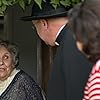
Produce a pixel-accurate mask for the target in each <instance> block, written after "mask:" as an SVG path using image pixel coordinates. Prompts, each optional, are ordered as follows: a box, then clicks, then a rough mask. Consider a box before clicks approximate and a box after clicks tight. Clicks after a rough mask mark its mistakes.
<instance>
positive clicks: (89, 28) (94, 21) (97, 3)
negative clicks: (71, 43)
mask: <svg viewBox="0 0 100 100" xmlns="http://www.w3.org/2000/svg"><path fill="white" fill-rule="evenodd" d="M69 17H70V19H71V20H70V26H71V28H72V30H73V31H74V35H75V37H76V41H79V42H81V43H82V44H83V51H84V52H85V54H87V55H89V56H90V57H89V59H90V60H91V61H92V62H94V63H95V62H96V61H97V60H99V59H100V0H85V1H84V2H83V3H82V4H80V5H76V6H75V7H74V8H73V9H72V11H71V12H70V14H69Z"/></svg>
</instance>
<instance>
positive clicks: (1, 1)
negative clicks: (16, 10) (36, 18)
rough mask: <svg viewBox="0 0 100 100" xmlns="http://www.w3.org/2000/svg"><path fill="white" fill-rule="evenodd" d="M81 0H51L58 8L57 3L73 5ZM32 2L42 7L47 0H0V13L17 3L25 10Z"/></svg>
mask: <svg viewBox="0 0 100 100" xmlns="http://www.w3.org/2000/svg"><path fill="white" fill-rule="evenodd" d="M81 1H82V0H51V4H52V6H53V7H54V8H56V7H57V5H60V4H62V5H64V6H70V5H72V6H73V5H75V4H76V3H79V2H81ZM32 2H36V4H37V5H38V6H39V7H40V8H41V9H42V7H41V3H42V2H46V0H0V14H1V15H2V14H4V13H5V11H6V10H7V8H8V7H9V6H13V5H15V4H18V5H19V6H20V7H21V8H22V9H23V10H25V8H26V6H28V5H30V4H31V3H32Z"/></svg>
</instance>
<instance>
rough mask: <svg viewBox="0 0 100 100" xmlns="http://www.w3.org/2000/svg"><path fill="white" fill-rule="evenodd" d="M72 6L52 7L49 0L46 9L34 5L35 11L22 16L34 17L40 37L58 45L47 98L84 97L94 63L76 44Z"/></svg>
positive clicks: (44, 5)
mask: <svg viewBox="0 0 100 100" xmlns="http://www.w3.org/2000/svg"><path fill="white" fill-rule="evenodd" d="M69 9H70V7H64V6H57V8H56V9H54V8H53V7H52V5H51V4H50V2H49V1H47V2H43V3H42V9H40V8H39V6H38V5H36V4H35V5H33V8H32V15H31V16H26V17H22V18H21V19H22V20H24V21H32V23H33V25H34V26H35V28H36V30H37V34H38V35H39V37H40V38H41V39H42V40H43V41H44V42H45V43H46V44H47V45H51V46H55V45H57V46H58V47H57V52H56V55H55V58H54V61H53V65H52V66H53V67H52V69H51V75H50V79H49V83H48V90H47V91H48V92H47V100H82V96H83V89H84V86H85V82H87V79H88V75H89V72H90V71H91V64H90V62H88V60H86V58H85V56H84V55H82V54H81V53H80V52H79V51H78V49H77V48H76V44H75V40H74V38H73V35H72V31H71V30H70V27H69V25H68V22H69V19H68V17H67V13H68V10H69Z"/></svg>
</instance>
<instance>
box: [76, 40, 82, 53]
mask: <svg viewBox="0 0 100 100" xmlns="http://www.w3.org/2000/svg"><path fill="white" fill-rule="evenodd" d="M76 46H77V48H78V49H79V50H80V51H81V52H83V44H82V43H81V42H79V41H77V42H76Z"/></svg>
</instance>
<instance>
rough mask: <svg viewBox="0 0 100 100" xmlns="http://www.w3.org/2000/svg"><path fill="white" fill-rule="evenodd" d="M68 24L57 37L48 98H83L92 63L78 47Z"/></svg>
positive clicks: (70, 99)
mask: <svg viewBox="0 0 100 100" xmlns="http://www.w3.org/2000/svg"><path fill="white" fill-rule="evenodd" d="M72 34H73V33H72V32H71V30H70V28H69V27H68V26H65V27H64V29H63V30H62V31H61V33H60V35H59V36H58V38H57V42H58V43H59V44H60V45H59V47H58V48H57V52H56V56H55V59H54V63H53V67H52V70H51V75H50V79H49V84H48V92H47V100H82V97H83V91H84V86H85V83H86V82H87V80H88V76H89V73H90V71H91V68H92V64H91V63H90V62H89V61H88V60H87V59H86V57H85V56H84V55H83V54H82V53H81V52H80V51H79V50H78V49H77V48H76V45H75V40H74V39H73V36H72Z"/></svg>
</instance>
